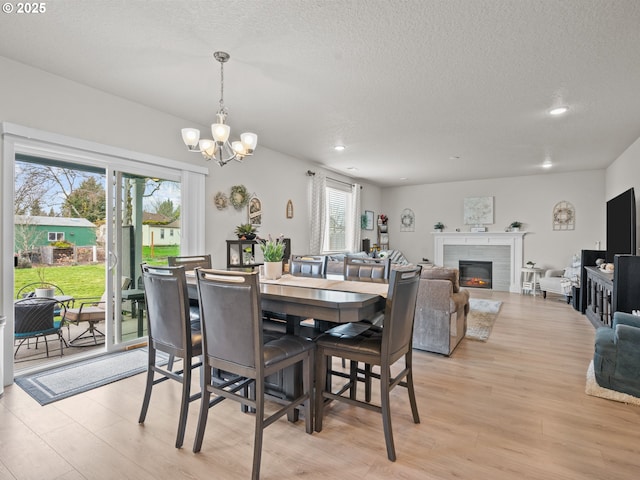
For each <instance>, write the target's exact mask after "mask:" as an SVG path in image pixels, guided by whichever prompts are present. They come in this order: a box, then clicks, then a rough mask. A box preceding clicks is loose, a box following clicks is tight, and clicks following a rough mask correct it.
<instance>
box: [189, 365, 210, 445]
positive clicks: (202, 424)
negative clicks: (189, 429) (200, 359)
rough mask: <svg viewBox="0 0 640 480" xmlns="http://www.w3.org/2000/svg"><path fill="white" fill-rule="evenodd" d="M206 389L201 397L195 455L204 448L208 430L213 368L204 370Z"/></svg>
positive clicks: (194, 443)
mask: <svg viewBox="0 0 640 480" xmlns="http://www.w3.org/2000/svg"><path fill="white" fill-rule="evenodd" d="M204 383H205V385H206V386H205V388H204V389H203V390H202V395H201V397H200V413H199V414H198V426H197V427H196V438H195V440H194V441H193V453H198V452H199V451H200V449H201V448H202V440H203V439H204V431H205V429H206V428H207V417H208V415H209V400H210V399H211V391H210V390H209V388H208V386H209V385H211V367H208V366H205V368H204Z"/></svg>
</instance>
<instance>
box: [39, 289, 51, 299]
mask: <svg viewBox="0 0 640 480" xmlns="http://www.w3.org/2000/svg"><path fill="white" fill-rule="evenodd" d="M54 294H55V288H36V297H39V298H53V295H54Z"/></svg>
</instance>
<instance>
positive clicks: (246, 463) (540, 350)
mask: <svg viewBox="0 0 640 480" xmlns="http://www.w3.org/2000/svg"><path fill="white" fill-rule="evenodd" d="M472 297H476V298H494V299H499V300H503V302H504V303H503V307H502V311H501V313H500V316H499V317H498V320H497V322H496V324H495V327H494V329H493V332H492V334H491V337H490V339H489V341H488V342H487V343H482V342H474V341H470V340H466V339H465V340H463V342H462V344H461V345H460V346H459V347H458V349H457V350H456V351H455V352H454V354H453V355H452V356H451V357H449V358H446V357H443V356H440V355H436V354H428V353H424V352H415V354H414V363H415V381H416V387H417V397H418V408H419V411H420V417H421V421H422V423H420V424H419V425H415V424H414V423H413V422H412V421H411V416H410V409H409V404H408V400H407V396H406V392H405V390H404V389H401V388H397V389H395V390H394V393H393V398H392V419H393V428H394V433H395V441H396V449H397V454H398V460H397V461H396V462H395V463H392V462H389V461H388V460H387V456H386V450H385V445H384V437H383V433H382V425H381V418H380V416H379V415H378V414H376V413H374V412H369V411H365V410H363V409H355V408H353V407H350V406H348V405H345V404H336V403H335V402H334V403H333V404H331V405H330V406H329V407H328V409H327V416H326V417H325V421H324V430H323V431H322V432H321V433H314V434H313V435H307V434H305V433H304V425H303V422H298V423H296V424H292V423H289V422H287V421H286V420H284V419H283V420H280V421H278V422H276V423H275V424H274V425H272V426H270V427H269V428H267V430H266V432H265V439H264V449H263V457H262V472H261V473H262V478H263V479H290V478H298V477H305V478H309V479H315V478H318V479H320V478H322V479H325V478H340V479H358V480H360V479H362V478H367V479H374V480H375V479H390V478H393V479H399V478H402V479H469V480H481V479H492V480H502V479H504V480H507V479H508V480H511V479H519V480H520V479H545V480H548V479H554V480H558V479H560V480H562V479H576V480H577V479H580V480H583V479H607V480H613V479H635V478H638V475H639V472H640V428H638V426H639V425H640V407H637V406H631V405H624V404H621V403H616V402H613V401H608V400H603V399H600V398H594V397H590V396H587V395H585V393H584V387H585V372H586V370H587V367H588V364H589V360H590V359H591V356H592V353H593V339H594V328H593V327H592V326H591V324H590V323H589V321H588V320H587V319H586V317H584V316H582V315H580V314H579V313H578V312H576V311H575V310H573V309H572V308H571V307H570V306H569V305H567V304H566V303H564V302H563V301H562V300H561V299H559V298H558V297H553V298H548V299H546V300H543V299H542V298H541V297H536V298H534V297H531V296H520V295H515V294H508V293H502V292H491V291H488V292H487V291H482V290H472ZM143 388H144V375H138V376H135V377H132V378H129V379H126V380H122V381H119V382H116V383H114V384H111V385H108V386H106V387H102V388H98V389H95V390H92V391H90V392H88V393H85V394H82V395H77V396H75V397H72V398H68V399H66V400H62V401H59V402H56V403H53V404H51V405H48V406H46V407H41V406H39V405H38V404H37V403H36V402H35V401H34V400H32V399H31V397H29V396H28V395H27V394H26V393H24V392H23V391H22V390H21V389H20V388H19V387H17V386H15V385H13V386H10V387H6V388H5V394H4V397H3V398H2V399H1V400H0V479H58V480H61V479H114V478H118V479H124V478H131V479H136V480H138V479H205V478H206V479H236V478H238V479H244V478H249V477H250V473H251V455H252V439H253V423H254V422H253V417H252V416H250V415H245V414H242V413H240V411H239V407H238V406H237V404H231V403H230V402H223V403H222V404H221V405H219V406H217V407H215V408H214V409H212V411H211V412H210V415H209V423H208V429H207V432H206V435H205V440H204V445H203V448H202V452H201V453H199V454H194V453H192V451H191V444H192V441H193V437H194V433H195V424H196V418H197V405H198V404H197V403H194V404H192V408H191V409H190V412H189V424H188V428H187V435H186V442H185V447H184V448H182V449H180V450H178V449H175V448H174V447H173V443H174V439H175V433H176V421H177V405H178V393H179V389H178V385H177V384H175V382H171V383H166V382H165V383H164V384H161V385H160V386H157V387H156V388H155V390H154V393H153V395H152V397H151V406H150V411H149V414H148V416H147V421H146V424H145V425H144V426H141V425H138V423H137V417H138V412H139V408H140V404H141V401H142V393H143ZM374 394H375V392H374Z"/></svg>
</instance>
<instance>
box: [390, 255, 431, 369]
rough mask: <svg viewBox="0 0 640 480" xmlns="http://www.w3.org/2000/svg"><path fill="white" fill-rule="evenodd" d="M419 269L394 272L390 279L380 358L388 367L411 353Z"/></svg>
mask: <svg viewBox="0 0 640 480" xmlns="http://www.w3.org/2000/svg"><path fill="white" fill-rule="evenodd" d="M421 269H422V267H420V266H418V267H415V268H412V269H406V270H394V271H393V273H392V275H391V280H390V282H389V291H388V294H387V302H386V306H385V315H384V320H383V324H382V357H383V358H385V357H386V358H388V359H389V365H392V364H393V363H394V362H396V361H397V360H398V359H399V358H400V357H402V356H403V355H405V354H406V353H407V352H408V351H409V350H411V345H412V343H413V319H414V314H415V309H416V299H417V297H418V287H419V285H420V271H421Z"/></svg>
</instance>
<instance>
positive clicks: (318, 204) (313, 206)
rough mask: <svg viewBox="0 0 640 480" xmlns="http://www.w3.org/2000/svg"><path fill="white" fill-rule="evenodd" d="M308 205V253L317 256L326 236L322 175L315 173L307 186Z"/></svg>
mask: <svg viewBox="0 0 640 480" xmlns="http://www.w3.org/2000/svg"><path fill="white" fill-rule="evenodd" d="M309 187H310V188H309V194H310V195H309V196H310V197H311V198H310V199H309V205H310V212H309V218H310V223H311V225H310V231H311V236H310V239H309V253H310V254H311V255H318V254H320V253H322V245H323V242H324V236H325V234H326V228H327V225H326V215H327V214H326V203H327V200H326V196H327V177H326V176H325V175H323V174H322V173H316V174H315V175H313V176H312V177H311V182H310V185H309Z"/></svg>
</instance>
